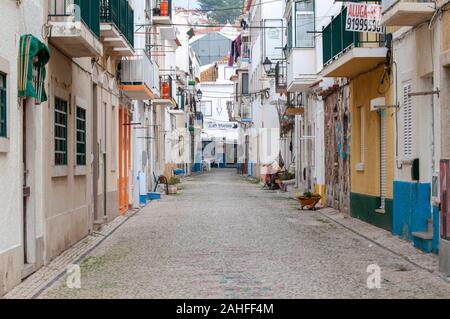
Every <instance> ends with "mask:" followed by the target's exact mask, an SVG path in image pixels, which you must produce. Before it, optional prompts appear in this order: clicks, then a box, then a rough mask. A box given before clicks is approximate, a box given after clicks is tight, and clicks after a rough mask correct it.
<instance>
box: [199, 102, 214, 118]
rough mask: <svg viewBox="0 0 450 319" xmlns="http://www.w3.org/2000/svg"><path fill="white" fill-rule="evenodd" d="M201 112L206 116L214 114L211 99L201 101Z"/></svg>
mask: <svg viewBox="0 0 450 319" xmlns="http://www.w3.org/2000/svg"><path fill="white" fill-rule="evenodd" d="M200 105H201V112H202V114H203V116H204V117H211V116H212V102H211V101H204V102H201V104H200Z"/></svg>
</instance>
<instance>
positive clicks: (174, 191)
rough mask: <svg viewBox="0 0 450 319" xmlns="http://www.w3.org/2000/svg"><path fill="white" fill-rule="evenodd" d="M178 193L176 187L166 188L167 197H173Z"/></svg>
mask: <svg viewBox="0 0 450 319" xmlns="http://www.w3.org/2000/svg"><path fill="white" fill-rule="evenodd" d="M177 193H178V187H177V185H169V187H168V188H167V194H168V195H175V194H177Z"/></svg>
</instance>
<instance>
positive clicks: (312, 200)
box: [297, 192, 322, 210]
mask: <svg viewBox="0 0 450 319" xmlns="http://www.w3.org/2000/svg"><path fill="white" fill-rule="evenodd" d="M321 199H322V196H320V195H319V194H313V193H311V192H305V193H304V194H303V195H302V194H297V200H298V201H299V202H300V205H301V206H302V209H304V208H305V207H307V208H308V209H310V210H315V209H316V205H317V203H318V202H319V201H320V200H321Z"/></svg>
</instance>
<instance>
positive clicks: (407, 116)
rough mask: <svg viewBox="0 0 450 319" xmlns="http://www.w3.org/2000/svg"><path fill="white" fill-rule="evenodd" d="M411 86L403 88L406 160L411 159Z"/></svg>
mask: <svg viewBox="0 0 450 319" xmlns="http://www.w3.org/2000/svg"><path fill="white" fill-rule="evenodd" d="M410 93H411V84H407V85H405V86H403V147H404V156H405V158H406V159H411V158H412V155H413V154H412V153H413V145H412V140H413V136H412V134H413V132H412V101H411V96H409V94H410Z"/></svg>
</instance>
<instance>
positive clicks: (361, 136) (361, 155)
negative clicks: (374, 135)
mask: <svg viewBox="0 0 450 319" xmlns="http://www.w3.org/2000/svg"><path fill="white" fill-rule="evenodd" d="M358 113H359V163H361V164H363V163H364V157H365V156H364V153H365V148H366V145H365V141H364V140H365V138H366V136H365V134H364V131H365V126H366V123H365V122H366V120H365V112H364V107H363V106H360V107H359V108H358Z"/></svg>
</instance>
